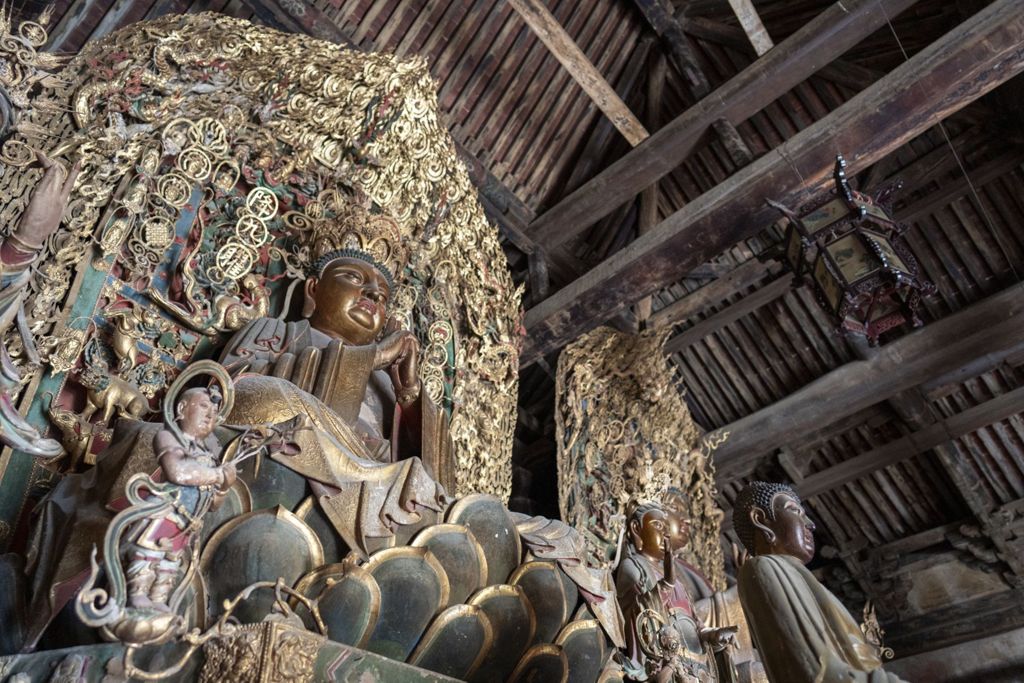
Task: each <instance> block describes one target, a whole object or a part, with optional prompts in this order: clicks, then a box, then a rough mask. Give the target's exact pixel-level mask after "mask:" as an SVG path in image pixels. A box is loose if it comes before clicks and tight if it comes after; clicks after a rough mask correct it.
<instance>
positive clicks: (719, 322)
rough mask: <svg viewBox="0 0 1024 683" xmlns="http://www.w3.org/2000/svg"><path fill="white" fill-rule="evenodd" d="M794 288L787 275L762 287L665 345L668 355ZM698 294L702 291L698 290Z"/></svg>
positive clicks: (791, 278)
mask: <svg viewBox="0 0 1024 683" xmlns="http://www.w3.org/2000/svg"><path fill="white" fill-rule="evenodd" d="M792 288H793V275H792V274H791V273H786V274H785V275H783V276H782V277H780V278H779V279H777V280H773V281H772V282H770V283H768V284H767V285H765V286H764V287H761V288H760V289H758V290H757V291H755V292H753V293H752V294H750V295H748V296H745V297H743V298H742V299H740V300H739V301H737V302H736V303H734V304H732V305H730V306H726V307H725V308H724V309H722V310H721V311H719V312H718V313H716V314H715V315H712V316H710V317H708V318H706V319H704V320H702V321H700V322H699V323H697V324H696V325H694V326H693V327H689V328H687V329H686V330H685V331H684V332H682V333H680V334H677V335H676V336H674V337H672V338H671V339H669V340H668V341H667V342H666V343H665V352H666V353H678V352H679V351H682V350H683V349H685V348H686V347H687V346H689V345H690V344H693V343H694V342H696V341H698V340H700V339H703V338H704V337H706V336H707V335H709V334H711V333H712V332H714V331H715V330H719V329H721V328H722V327H725V326H726V325H728V324H729V323H732V322H735V321H736V320H739V319H740V318H742V317H743V316H745V315H747V314H749V313H750V312H752V311H756V310H757V309H758V308H760V307H761V306H764V305H766V304H768V303H770V302H772V301H775V300H776V299H778V298H779V297H781V296H783V295H785V294H787V293H789V291H790V290H791V289H792ZM697 291H698V292H699V291H700V290H697Z"/></svg>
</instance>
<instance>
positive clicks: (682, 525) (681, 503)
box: [665, 493, 690, 550]
mask: <svg viewBox="0 0 1024 683" xmlns="http://www.w3.org/2000/svg"><path fill="white" fill-rule="evenodd" d="M665 509H666V510H667V511H668V535H669V538H670V539H672V549H673V550H682V549H683V548H685V547H686V546H687V545H688V544H689V543H690V519H689V515H688V513H687V501H686V498H684V497H683V496H681V495H679V494H677V493H670V494H668V495H667V496H666V497H665Z"/></svg>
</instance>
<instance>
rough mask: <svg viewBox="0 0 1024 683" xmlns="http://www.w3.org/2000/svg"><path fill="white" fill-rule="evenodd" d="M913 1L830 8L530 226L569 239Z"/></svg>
mask: <svg viewBox="0 0 1024 683" xmlns="http://www.w3.org/2000/svg"><path fill="white" fill-rule="evenodd" d="M913 2H914V0H882V1H881V2H878V0H847V2H846V3H845V5H846V9H845V11H844V10H843V9H839V8H836V7H832V8H829V9H827V10H825V11H824V12H822V13H821V14H820V15H818V16H817V17H816V18H815V19H813V20H812V21H810V22H809V23H808V24H807V25H806V26H805V27H804V28H802V29H800V30H799V31H797V32H796V33H794V34H793V35H792V36H790V37H789V38H787V39H786V40H785V41H784V42H782V43H780V44H779V45H778V46H777V47H776V49H774V50H772V51H771V52H769V53H768V54H766V55H765V56H764V57H762V58H761V59H759V60H757V61H756V62H754V63H753V64H751V65H750V66H749V67H747V68H746V69H744V70H743V71H741V72H740V73H739V74H737V75H736V76H734V77H733V78H731V79H730V80H729V81H728V82H726V83H725V84H723V85H722V86H721V87H719V88H718V89H717V90H715V91H714V93H713V94H711V95H709V96H708V97H706V98H704V99H703V100H702V101H701V102H699V103H698V104H697V105H695V106H693V107H691V108H690V109H688V110H687V111H685V112H684V113H683V114H681V115H680V116H678V117H676V118H675V119H674V120H672V121H670V122H669V123H667V124H665V126H664V127H662V128H661V129H660V130H659V131H658V132H657V133H655V134H654V135H652V136H651V137H650V138H649V139H648V140H646V141H645V142H644V143H643V144H641V145H639V146H638V147H637V148H636V149H634V150H632V151H630V152H629V153H627V154H626V155H625V156H624V157H622V158H621V159H619V160H618V161H616V162H615V163H614V164H612V165H611V166H609V167H608V168H607V169H605V170H604V171H602V172H601V173H599V174H598V175H597V176H596V177H595V178H594V179H593V180H591V181H590V182H588V183H587V184H586V185H584V186H582V187H580V188H579V189H577V190H576V191H574V192H573V193H572V194H570V195H569V196H568V197H566V198H565V199H563V200H562V201H560V202H559V203H558V204H556V205H555V206H554V207H552V208H551V209H549V210H548V211H547V212H545V213H544V214H543V215H541V216H539V217H538V218H537V220H536V221H534V223H533V224H532V225H531V226H530V231H531V234H533V235H534V238H535V239H536V240H537V241H538V242H540V243H542V244H544V245H545V246H546V247H548V248H551V247H553V246H555V245H557V244H562V243H564V242H567V241H569V240H570V239H572V238H573V237H575V236H576V235H578V234H580V233H581V232H583V231H584V230H586V229H587V228H588V227H589V226H591V225H593V224H594V223H596V222H597V221H598V220H599V219H601V218H602V217H603V216H606V215H607V214H609V213H611V211H612V210H614V209H615V208H616V207H618V206H621V205H622V204H624V203H625V202H627V201H629V200H630V199H632V198H633V197H635V196H636V195H638V194H639V193H640V192H641V191H642V190H643V189H644V188H645V187H648V186H650V184H651V183H653V182H654V181H655V180H658V179H659V178H661V177H663V176H665V175H666V174H667V173H669V172H670V171H672V170H673V169H674V168H676V167H677V166H678V165H679V164H680V163H681V160H682V159H683V158H685V157H686V155H687V154H688V153H689V152H690V151H691V150H692V149H693V148H694V147H695V146H696V145H697V143H698V142H699V141H700V139H701V138H702V137H703V136H704V134H705V133H706V132H707V130H708V128H709V127H710V126H711V125H712V124H713V123H714V122H715V121H718V120H720V119H725V120H728V121H731V122H733V123H739V122H742V121H744V120H746V119H748V118H750V117H751V116H753V115H754V114H756V113H757V112H759V111H761V110H762V109H764V107H766V106H767V105H768V104H770V103H771V102H773V101H775V100H776V99H777V98H778V96H779V95H780V94H781V93H783V92H786V91H787V90H790V89H792V88H793V87H794V86H796V85H797V84H799V83H801V82H802V81H804V80H806V79H807V78H808V77H809V76H811V75H812V74H813V73H815V72H816V71H817V69H818V68H820V67H821V66H823V65H825V64H828V63H829V62H830V61H832V60H833V59H835V58H836V57H839V56H840V55H841V54H843V53H844V52H846V51H847V50H848V49H849V48H851V47H853V46H854V45H856V44H857V43H858V42H860V41H861V40H862V39H863V38H864V37H866V36H868V35H870V34H871V33H872V32H873V31H875V30H876V29H878V28H880V27H881V26H883V25H885V20H886V17H887V16H889V15H891V14H896V13H898V12H900V11H902V10H903V9H905V8H906V7H909V6H910V5H912V4H913Z"/></svg>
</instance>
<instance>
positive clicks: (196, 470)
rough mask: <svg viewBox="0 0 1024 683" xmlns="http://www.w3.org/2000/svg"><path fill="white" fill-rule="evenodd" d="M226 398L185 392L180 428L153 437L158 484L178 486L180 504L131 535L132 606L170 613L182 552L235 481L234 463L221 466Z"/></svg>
mask: <svg viewBox="0 0 1024 683" xmlns="http://www.w3.org/2000/svg"><path fill="white" fill-rule="evenodd" d="M220 403H221V397H220V395H219V392H218V391H216V389H203V388H193V389H187V390H186V391H184V392H182V394H181V397H180V398H178V401H177V404H176V405H175V409H174V419H175V422H176V423H177V426H178V429H177V430H173V429H171V428H169V427H167V426H165V428H164V429H162V430H160V431H159V432H157V434H156V436H155V437H153V452H154V453H155V454H156V458H157V462H159V463H160V469H159V470H158V471H157V473H156V474H155V475H154V476H153V480H154V481H165V482H169V483H172V484H177V486H178V498H177V504H176V505H175V506H174V508H173V509H172V510H171V511H170V512H169V514H167V515H166V516H165V517H162V518H160V519H149V520H145V521H144V522H143V523H142V524H140V528H139V529H138V531H137V535H136V534H132V533H131V532H129V538H128V539H126V540H127V541H128V543H127V546H128V553H127V555H128V557H127V558H126V559H128V560H130V563H129V564H128V568H127V571H126V574H127V578H128V605H129V606H130V607H137V608H155V609H161V610H167V609H169V606H168V603H167V600H168V597H169V596H170V593H171V590H172V589H173V588H174V587H175V585H176V584H177V582H178V577H179V575H180V573H181V554H182V550H183V549H184V548H185V546H186V544H187V543H188V539H189V537H190V536H191V535H192V533H194V532H195V531H196V529H197V528H198V526H199V523H200V519H201V518H202V516H203V514H204V513H205V512H206V511H207V510H215V509H217V507H218V506H219V505H220V504H221V502H223V500H224V496H225V495H226V494H227V491H228V489H230V488H231V486H232V484H234V483H235V478H236V476H237V472H236V469H235V465H234V463H232V462H226V463H224V464H219V463H218V460H217V456H218V454H219V453H218V451H219V445H218V444H217V441H216V439H214V438H212V434H213V429H214V427H216V426H217V424H218V422H219V412H220V411H219V406H220Z"/></svg>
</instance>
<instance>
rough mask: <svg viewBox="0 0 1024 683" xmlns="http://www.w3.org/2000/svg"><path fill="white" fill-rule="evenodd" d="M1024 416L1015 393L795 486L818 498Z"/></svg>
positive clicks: (1019, 393) (1022, 392)
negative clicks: (1018, 414) (1010, 419)
mask: <svg viewBox="0 0 1024 683" xmlns="http://www.w3.org/2000/svg"><path fill="white" fill-rule="evenodd" d="M1021 412H1024V388H1019V389H1015V390H1013V391H1010V392H1008V393H1005V394H1002V395H1000V396H997V397H995V398H993V399H990V400H988V401H985V402H984V403H982V404H980V405H977V406H974V407H973V408H968V409H967V410H964V411H963V412H960V413H957V414H956V415H953V416H951V417H948V418H946V419H945V420H940V421H938V422H935V423H933V424H930V425H928V426H926V427H923V428H922V429H919V430H917V431H915V432H912V433H910V434H908V435H906V436H904V437H901V438H899V439H896V440H895V441H890V442H889V443H887V444H885V445H884V446H879V447H878V448H873V449H872V450H870V451H867V452H865V453H861V454H860V455H857V456H854V457H853V458H850V459H849V460H845V461H843V462H841V463H839V464H838V465H834V466H832V467H829V468H827V469H825V470H822V471H821V472H816V473H814V474H812V475H809V476H806V477H804V478H803V480H802V481H800V482H798V483H797V486H796V490H797V493H799V494H800V496H801V497H802V498H810V497H812V496H819V495H821V494H822V493H825V492H826V491H831V490H832V489H834V488H837V487H839V486H842V485H843V484H846V483H848V482H851V481H854V480H856V479H860V478H861V477H865V476H867V475H869V474H871V473H872V472H875V471H877V470H880V469H884V468H886V467H889V466H890V465H895V464H896V463H898V462H902V461H904V460H908V459H910V458H912V457H914V456H915V455H918V454H920V453H925V452H927V451H929V450H931V449H933V448H935V447H936V446H940V445H942V444H944V443H946V442H947V441H951V440H952V439H956V438H959V437H961V436H964V435H966V434H970V433H971V432H974V431H977V430H979V429H981V428H982V427H987V426H988V425H990V424H993V423H995V422H998V421H1000V420H1004V419H1006V418H1008V417H1010V416H1012V415H1016V414H1017V413H1021Z"/></svg>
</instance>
